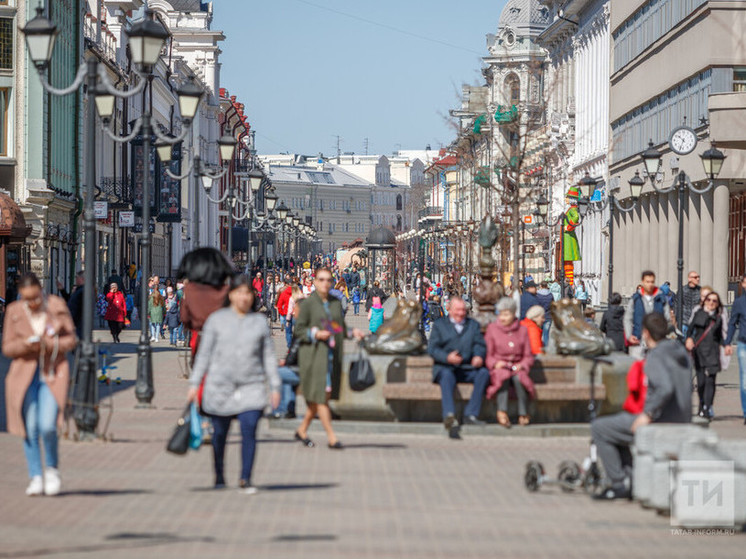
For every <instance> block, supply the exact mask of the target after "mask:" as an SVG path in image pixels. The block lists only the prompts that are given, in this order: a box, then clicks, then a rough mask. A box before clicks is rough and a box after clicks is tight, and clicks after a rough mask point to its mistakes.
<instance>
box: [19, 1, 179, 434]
mask: <svg viewBox="0 0 746 559" xmlns="http://www.w3.org/2000/svg"><path fill="white" fill-rule="evenodd" d="M23 32H24V35H25V37H26V44H27V46H28V51H29V56H30V57H31V60H32V61H33V63H34V66H35V67H36V69H37V72H38V74H39V77H40V79H41V83H42V86H43V87H44V89H45V90H46V91H47V92H48V93H50V94H52V95H56V96H64V95H69V94H71V93H74V92H76V91H77V90H78V88H79V87H80V86H81V85H82V84H83V83H84V82H85V84H86V95H87V97H88V104H87V123H86V125H87V129H86V146H85V157H86V161H85V164H86V172H85V182H86V185H85V186H86V189H85V197H84V198H85V205H84V211H83V225H84V231H85V232H84V243H83V246H84V249H85V286H84V291H83V340H82V344H81V349H80V360H79V366H78V367H79V368H78V370H77V374H76V392H75V395H74V400H75V406H74V407H75V409H74V411H73V417H74V419H75V424H76V426H77V428H78V431H79V436H80V438H81V439H87V438H92V437H94V436H95V431H96V426H97V425H98V403H97V390H96V384H95V383H96V350H95V346H94V344H93V312H94V301H95V286H96V278H95V268H96V243H95V232H96V230H95V226H96V222H95V213H94V209H93V205H94V204H93V201H94V196H95V194H94V189H95V186H96V184H95V183H96V165H95V156H96V147H95V136H96V134H95V125H96V111H97V110H98V111H99V114H100V116H101V117H102V120H103V121H104V124H105V125H106V124H108V119H107V116H106V115H108V116H109V117H110V116H111V114H112V113H113V110H114V98H115V97H120V98H124V97H132V96H134V95H137V94H139V93H141V92H142V91H143V89H144V87H145V84H146V83H147V75H148V74H149V73H150V72H151V71H152V67H153V66H154V65H155V63H156V62H157V61H158V57H159V56H160V51H161V48H162V47H163V45H164V44H165V41H166V39H167V38H168V32H167V31H166V30H165V28H163V26H162V25H161V24H160V23H158V22H155V21H153V20H152V19H151V13H150V12H149V11H148V10H146V14H145V19H144V20H142V21H140V22H138V23H137V24H135V25H133V26H132V29H131V30H130V31H129V33H128V35H129V37H130V40H129V46H130V52H131V55H132V61H133V62H134V64H135V66H136V67H137V68H139V69H140V71H141V72H142V73H140V72H138V71H136V72H137V73H138V75H139V76H140V82H139V83H138V85H137V86H136V87H134V88H133V89H131V90H129V91H127V92H122V91H117V90H116V89H114V87H113V86H112V85H111V84H110V83H109V81H108V79H107V77H106V72H105V71H102V69H101V68H100V67H99V63H98V59H97V58H96V57H91V58H90V59H89V60H88V61H86V62H85V63H84V64H82V65H81V66H80V68H79V69H78V73H77V75H76V78H75V80H74V81H73V83H72V84H71V85H70V86H68V87H66V88H64V89H57V88H54V87H52V86H51V85H50V84H49V83H48V82H47V79H46V76H45V73H46V70H47V68H48V66H49V62H50V60H51V58H52V53H53V50H54V43H55V38H56V36H57V28H56V26H55V25H53V24H52V22H51V21H49V20H48V19H47V18H45V17H44V10H43V8H41V7H39V8H37V10H36V17H34V18H33V19H32V20H31V21H29V22H28V24H27V25H26V26H25V27H24V29H23ZM143 127H144V128H145V130H148V129H149V127H150V122H149V119H148V118H144V119H141V120H140V121H138V122H137V124H136V130H139V129H140V128H143ZM107 131H108V129H107ZM148 141H149V137H148ZM145 177H146V180H147V179H148V178H149V177H148V174H147V173H145ZM146 184H147V183H146ZM146 192H147V189H146ZM148 209H149V207H148ZM147 242H149V239H148V241H147Z"/></svg>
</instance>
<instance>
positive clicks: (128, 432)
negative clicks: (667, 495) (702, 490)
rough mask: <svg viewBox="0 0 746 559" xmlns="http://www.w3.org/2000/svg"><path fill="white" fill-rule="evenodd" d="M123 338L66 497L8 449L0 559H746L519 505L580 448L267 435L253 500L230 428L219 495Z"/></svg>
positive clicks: (735, 550)
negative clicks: (174, 442) (31, 489)
mask: <svg viewBox="0 0 746 559" xmlns="http://www.w3.org/2000/svg"><path fill="white" fill-rule="evenodd" d="M97 335H99V336H100V337H101V338H102V339H105V340H106V339H108V336H107V335H106V334H105V333H104V332H99V333H97ZM122 338H123V340H124V342H125V343H123V344H120V345H118V346H111V347H112V349H113V351H114V352H115V356H116V358H117V362H116V365H117V366H118V367H119V368H118V369H117V371H116V373H117V374H119V375H120V376H121V377H122V378H123V381H124V382H123V384H122V385H120V387H119V390H118V391H117V392H115V394H114V395H113V398H112V399H108V398H107V400H113V405H114V412H113V418H112V421H111V426H110V432H111V433H112V434H113V436H114V441H113V442H107V443H102V442H96V443H74V442H72V441H63V442H62V443H61V468H62V476H63V494H62V495H61V496H59V497H57V498H41V497H40V498H28V497H26V496H25V495H24V493H23V490H24V488H25V485H26V482H27V480H26V472H25V462H24V458H23V452H22V448H21V441H20V440H19V439H17V438H15V437H11V436H9V435H8V434H7V433H1V434H0V471H2V473H3V475H2V476H0V494H2V496H3V498H2V506H0V559H2V558H5V557H66V558H67V557H106V558H112V559H115V558H132V557H138V558H140V557H158V558H161V557H162V558H174V559H186V558H190V557H195V558H200V559H203V558H212V557H216V558H230V557H242V558H243V557H253V558H260V557H268V558H270V557H271V558H273V559H276V558H291V557H295V558H301V557H302V558H319V559H321V558H324V559H329V558H334V557H339V558H349V557H365V558H368V557H370V558H376V559H379V558H407V559H416V558H427V559H431V558H438V557H444V558H445V557H448V558H452V557H485V558H495V557H500V558H518V557H593V558H597V557H627V558H633V557H651V556H657V557H677V558H679V557H702V556H705V555H709V554H712V553H714V554H716V555H717V556H718V557H742V556H743V550H744V548H745V546H746V539H745V537H746V536H744V535H743V534H737V535H735V536H720V537H712V536H709V537H708V536H676V535H673V534H672V532H671V527H670V526H669V521H668V518H665V517H661V516H656V514H654V513H653V512H650V511H646V510H642V509H641V508H640V507H639V506H638V505H636V504H632V503H628V502H617V503H594V502H591V501H590V500H589V498H588V497H587V496H585V495H583V494H579V493H578V494H564V493H561V492H560V491H558V490H556V489H551V488H547V489H543V490H541V491H540V492H539V493H536V494H529V493H527V492H526V490H525V489H524V487H523V482H522V476H523V468H524V465H525V463H526V461H528V460H529V459H539V460H541V461H542V462H543V463H544V464H545V465H546V466H547V467H548V469H549V470H550V472H552V473H554V471H555V469H556V467H557V465H558V464H559V462H560V461H561V460H563V459H567V458H571V459H575V460H578V461H580V460H582V458H583V457H584V456H585V454H586V452H587V446H588V441H587V439H586V438H585V437H563V438H538V437H516V436H513V437H489V436H480V435H472V434H471V433H467V434H466V436H465V438H464V440H462V441H451V440H449V439H447V438H446V437H445V434H444V433H442V434H426V435H411V434H409V435H407V434H376V433H374V432H373V433H360V432H344V433H342V430H340V433H341V434H340V437H341V438H342V440H343V442H344V443H345V444H346V445H347V448H346V449H345V450H344V451H341V452H339V451H332V450H329V449H327V448H326V445H325V441H324V437H323V434H322V433H321V432H320V431H318V430H314V431H312V436H313V438H314V439H315V440H316V441H317V442H318V443H319V445H318V446H317V447H316V448H313V449H307V448H304V447H302V446H301V445H300V444H298V443H296V442H294V441H292V440H291V436H292V431H290V430H288V429H281V428H270V427H269V426H268V424H267V423H266V422H264V423H263V424H262V426H261V429H260V439H261V442H260V444H259V448H258V455H257V462H256V465H255V469H254V482H255V483H256V484H257V485H258V486H259V488H260V491H259V493H258V494H256V495H253V496H249V495H242V494H239V492H238V491H237V489H236V487H235V485H236V482H237V478H238V468H239V456H238V452H239V445H238V442H239V436H238V433H237V430H236V429H235V425H234V431H233V434H232V436H231V439H230V441H229V445H228V456H227V466H228V471H227V479H228V480H229V483H231V485H232V487H230V488H229V489H227V490H224V491H213V490H211V482H212V457H211V452H210V448H209V447H206V448H202V449H201V450H200V451H198V452H192V453H190V454H189V455H188V456H186V457H176V456H172V455H169V454H168V453H166V452H165V450H164V447H165V443H166V440H167V438H168V436H169V434H170V431H171V429H172V426H173V423H174V421H175V420H176V418H177V416H178V414H179V413H180V411H181V409H182V407H183V398H184V395H185V393H186V390H187V385H186V382H185V381H184V380H183V379H180V378H179V376H180V366H179V361H178V357H177V355H178V352H177V351H175V350H172V349H170V348H168V346H167V345H166V344H164V343H163V342H161V343H160V344H156V346H155V349H154V355H153V362H154V373H155V374H154V376H155V383H156V397H155V400H154V403H155V405H156V406H157V407H156V408H155V409H149V410H143V409H135V408H134V404H135V397H134V394H133V385H132V381H133V380H134V375H135V356H134V351H135V342H136V338H137V333H136V332H134V331H132V330H129V331H126V332H125V333H124V334H123V335H122ZM282 345H283V341H282V338H281V337H280V336H279V335H278V336H277V346H278V348H282ZM6 366H7V362H3V363H0V368H2V370H3V371H4V370H5V367H6ZM723 377H724V378H723V379H722V381H721V379H718V380H719V381H721V382H724V383H726V384H732V383H733V382H734V380H733V379H734V378H735V377H734V376H733V372H732V371H729V372H728V373H725V374H724V375H723ZM728 392H733V390H732V389H727V388H726V389H720V392H719V394H718V396H717V401H718V403H719V407H720V408H721V409H722V408H723V407H724V406H725V402H729V401H730V400H732V404H733V405H731V404H728V405H729V406H730V407H732V410H731V415H735V414H737V407H736V405H735V404H736V399H735V396H733V397H731V395H729V394H728ZM721 398H722V400H721ZM103 419H104V418H103V417H102V420H103ZM718 423H719V422H715V426H716V428H718V427H717V424H718ZM720 423H723V424H726V423H727V424H728V425H727V428H726V429H724V433H725V434H727V433H729V432H731V431H732V433H733V435H734V436H739V437H742V436H743V433H744V431H743V426H740V428H739V426H736V423H738V422H737V421H736V420H735V419H733V420H730V421H722V422H720ZM731 424H732V425H731ZM496 428H497V427H495V429H496ZM372 431H374V429H372Z"/></svg>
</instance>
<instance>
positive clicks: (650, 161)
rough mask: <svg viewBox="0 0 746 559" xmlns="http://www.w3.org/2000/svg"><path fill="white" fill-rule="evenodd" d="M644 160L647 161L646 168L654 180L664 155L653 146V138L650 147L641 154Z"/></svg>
mask: <svg viewBox="0 0 746 559" xmlns="http://www.w3.org/2000/svg"><path fill="white" fill-rule="evenodd" d="M640 157H642V161H643V162H644V163H645V170H646V171H647V173H648V176H649V177H650V178H651V179H650V180H654V179H655V177H656V175H657V174H658V169H659V168H660V166H661V160H662V159H663V155H662V154H661V152H659V151H658V150H657V149H655V148H654V147H653V140H652V139H651V140H650V142H649V143H648V149H646V150H645V151H643V152H642V153H641V154H640Z"/></svg>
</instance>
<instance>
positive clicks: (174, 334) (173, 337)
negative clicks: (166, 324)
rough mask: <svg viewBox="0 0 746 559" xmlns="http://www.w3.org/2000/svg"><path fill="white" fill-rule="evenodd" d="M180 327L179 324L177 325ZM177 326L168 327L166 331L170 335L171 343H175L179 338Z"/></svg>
mask: <svg viewBox="0 0 746 559" xmlns="http://www.w3.org/2000/svg"><path fill="white" fill-rule="evenodd" d="M179 328H181V326H179ZM179 328H169V329H168V333H169V335H170V336H171V343H172V344H174V345H175V344H176V341H177V340H178V339H179Z"/></svg>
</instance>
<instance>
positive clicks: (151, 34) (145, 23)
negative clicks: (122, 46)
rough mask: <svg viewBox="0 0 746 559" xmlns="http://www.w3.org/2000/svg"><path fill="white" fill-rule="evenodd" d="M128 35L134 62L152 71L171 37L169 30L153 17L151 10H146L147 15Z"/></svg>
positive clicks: (147, 70)
mask: <svg viewBox="0 0 746 559" xmlns="http://www.w3.org/2000/svg"><path fill="white" fill-rule="evenodd" d="M127 36H128V37H129V46H130V52H131V53H132V62H134V63H135V64H136V65H137V66H139V67H141V68H143V70H144V71H145V72H150V70H151V69H152V68H153V66H155V64H156V62H158V58H159V57H160V56H161V51H162V50H163V46H164V45H165V44H166V39H168V37H169V33H168V31H166V28H165V27H163V25H162V24H161V22H160V21H156V20H155V19H153V12H152V11H151V10H145V17H143V19H141V20H140V21H138V22H137V23H136V24H134V25H133V26H132V27H131V28H130V30H129V31H128V32H127Z"/></svg>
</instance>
